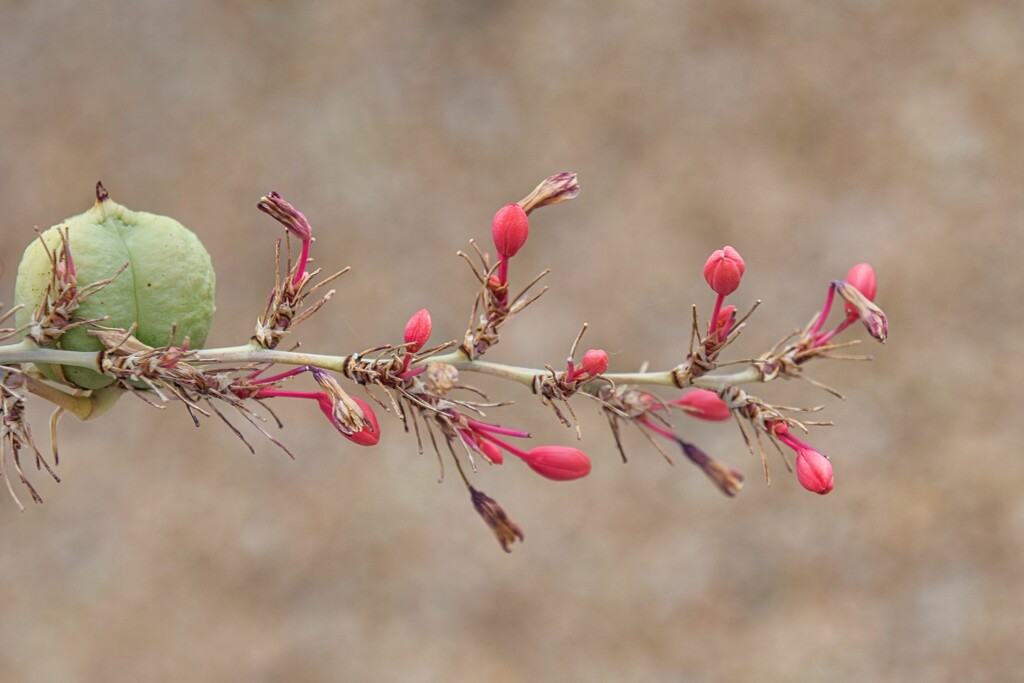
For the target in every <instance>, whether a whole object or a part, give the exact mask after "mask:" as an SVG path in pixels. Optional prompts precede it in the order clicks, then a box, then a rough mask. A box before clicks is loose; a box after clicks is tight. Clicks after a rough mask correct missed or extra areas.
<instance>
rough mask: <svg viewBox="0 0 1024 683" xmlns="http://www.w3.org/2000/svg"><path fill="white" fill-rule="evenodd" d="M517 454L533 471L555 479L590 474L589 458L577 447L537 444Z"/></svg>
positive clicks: (563, 479)
mask: <svg viewBox="0 0 1024 683" xmlns="http://www.w3.org/2000/svg"><path fill="white" fill-rule="evenodd" d="M517 455H519V457H521V458H522V459H523V462H525V463H526V464H527V465H528V466H529V467H530V469H532V470H533V471H534V472H536V473H537V474H539V475H541V476H542V477H546V478H548V479H553V480H555V481H571V480H573V479H579V478H581V477H585V476H587V475H588V474H590V458H588V457H587V454H586V453H584V452H583V451H581V450H579V449H578V448H570V447H569V446H537V447H536V448H532V449H530V450H529V451H527V452H526V453H523V454H517Z"/></svg>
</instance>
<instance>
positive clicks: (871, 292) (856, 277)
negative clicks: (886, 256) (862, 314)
mask: <svg viewBox="0 0 1024 683" xmlns="http://www.w3.org/2000/svg"><path fill="white" fill-rule="evenodd" d="M846 281H847V282H848V283H850V284H851V285H853V286H854V287H856V288H857V289H858V290H860V293H861V294H863V295H864V298H865V299H867V300H868V301H874V300H875V294H877V293H878V281H877V280H876V279H875V270H874V268H872V267H871V264H870V263H858V264H857V265H855V266H854V267H853V268H850V272H849V273H847V274H846ZM846 313H847V315H857V310H856V309H855V308H854V307H853V306H852V305H850V304H846Z"/></svg>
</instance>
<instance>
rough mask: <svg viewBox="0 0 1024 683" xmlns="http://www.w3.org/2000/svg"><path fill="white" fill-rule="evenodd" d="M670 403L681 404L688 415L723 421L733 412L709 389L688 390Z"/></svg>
mask: <svg viewBox="0 0 1024 683" xmlns="http://www.w3.org/2000/svg"><path fill="white" fill-rule="evenodd" d="M669 403H670V405H674V406H679V407H680V408H682V409H683V410H684V411H686V413H687V414H688V415H692V416H693V417H699V418H700V419H702V420H708V421H711V422H721V421H722V420H728V419H729V417H730V415H731V413H730V411H729V406H728V405H726V403H725V401H723V400H722V399H721V398H720V397H719V396H718V394H716V393H715V392H713V391H708V390H707V389H693V390H691V391H688V392H686V393H685V394H684V395H683V396H682V397H681V398H677V399H676V400H674V401H670V402H669Z"/></svg>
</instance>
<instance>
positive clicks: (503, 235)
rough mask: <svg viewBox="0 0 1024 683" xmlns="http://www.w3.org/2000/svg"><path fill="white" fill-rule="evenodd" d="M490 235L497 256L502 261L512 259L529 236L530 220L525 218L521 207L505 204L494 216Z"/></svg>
mask: <svg viewBox="0 0 1024 683" xmlns="http://www.w3.org/2000/svg"><path fill="white" fill-rule="evenodd" d="M491 233H492V234H493V235H494V246H495V248H497V250H498V255H499V256H501V258H503V259H509V258H512V257H513V256H515V255H516V252H517V251H519V250H520V249H522V247H523V245H524V244H526V238H527V237H529V235H530V219H528V218H527V217H526V212H525V211H523V207H521V206H519V205H518V204H506V205H505V206H503V207H501V208H500V209H498V213H496V214H494V221H493V222H492V223H491Z"/></svg>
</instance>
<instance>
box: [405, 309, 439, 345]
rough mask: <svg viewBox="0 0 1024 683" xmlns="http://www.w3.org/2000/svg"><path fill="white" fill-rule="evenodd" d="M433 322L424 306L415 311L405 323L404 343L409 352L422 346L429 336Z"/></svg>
mask: <svg viewBox="0 0 1024 683" xmlns="http://www.w3.org/2000/svg"><path fill="white" fill-rule="evenodd" d="M431 329H433V323H432V322H431V320H430V313H429V312H428V311H427V309H425V308H421V309H420V310H418V311H416V313H414V314H413V316H412V317H411V318H409V322H407V323H406V324H405V343H406V344H408V345H409V346H408V347H407V348H408V349H409V351H410V352H412V353H416V352H417V351H419V350H420V349H422V348H423V345H424V344H426V343H427V339H429V338H430V331H431Z"/></svg>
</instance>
